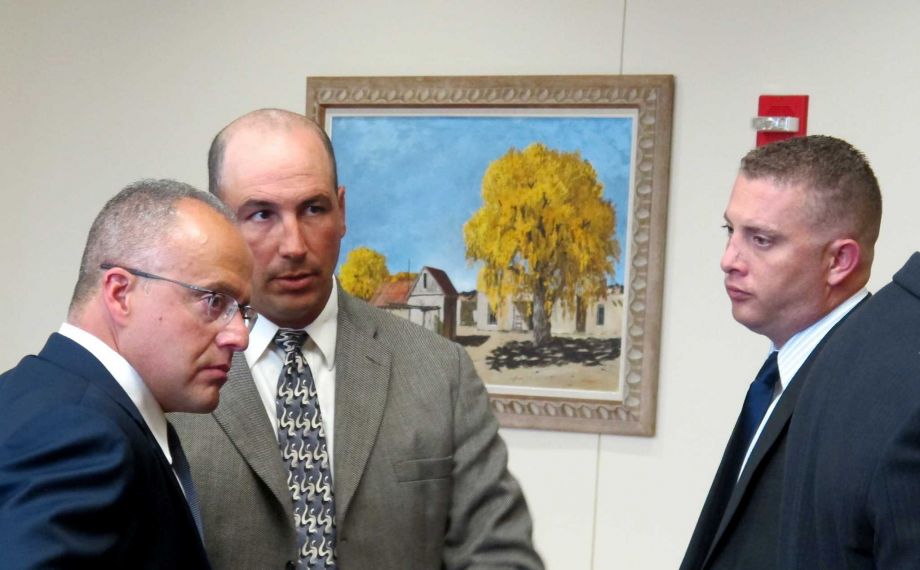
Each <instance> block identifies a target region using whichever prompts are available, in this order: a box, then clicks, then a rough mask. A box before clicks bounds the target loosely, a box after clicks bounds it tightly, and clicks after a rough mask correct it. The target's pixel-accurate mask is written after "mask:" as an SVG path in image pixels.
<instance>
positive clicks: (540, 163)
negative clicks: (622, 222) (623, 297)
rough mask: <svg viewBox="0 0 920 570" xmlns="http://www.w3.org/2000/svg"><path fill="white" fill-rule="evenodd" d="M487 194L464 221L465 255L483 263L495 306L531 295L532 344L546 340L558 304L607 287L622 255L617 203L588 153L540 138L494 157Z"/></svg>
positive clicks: (484, 286)
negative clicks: (555, 146) (607, 193)
mask: <svg viewBox="0 0 920 570" xmlns="http://www.w3.org/2000/svg"><path fill="white" fill-rule="evenodd" d="M482 201H483V205H482V207H481V208H480V209H479V210H477V211H476V212H475V213H474V214H473V216H472V217H471V218H470V219H469V220H468V221H467V222H466V224H465V225H464V227H463V234H464V239H465V240H466V257H467V259H469V260H472V261H482V262H483V263H484V265H483V268H482V269H481V270H480V272H479V278H478V284H479V288H480V289H481V290H482V291H483V292H484V293H485V294H486V295H487V296H488V298H489V302H490V303H491V304H492V306H493V307H495V308H496V310H500V309H501V307H502V305H503V302H504V300H505V299H507V298H508V297H509V296H510V297H511V298H512V299H515V300H520V299H526V298H529V299H531V300H532V301H533V309H532V317H533V319H532V320H533V333H534V344H536V345H538V346H539V345H543V344H546V342H547V341H549V340H550V338H551V334H552V331H551V326H550V317H551V316H552V312H553V308H554V307H556V306H557V305H561V306H562V307H563V308H564V309H565V310H566V311H567V312H570V313H571V314H574V313H575V311H576V309H577V300H578V299H579V298H580V299H581V300H582V301H583V302H584V303H585V304H587V303H589V302H591V301H593V300H595V299H598V298H601V297H602V296H603V295H605V294H606V290H607V279H608V277H611V278H612V277H613V272H614V263H615V262H616V260H617V259H619V256H620V245H619V243H618V242H617V239H616V237H615V231H616V223H617V221H616V210H615V208H614V206H613V204H611V203H610V201H608V200H605V199H604V197H603V185H602V184H601V183H600V182H599V181H598V179H597V173H596V172H595V170H594V167H592V166H591V164H590V163H589V162H588V161H587V160H584V159H582V158H581V155H580V154H579V153H577V152H560V151H556V150H553V149H550V148H547V147H546V146H545V145H543V144H540V143H534V144H532V145H530V146H528V147H527V148H525V149H524V150H523V151H518V150H516V149H511V150H510V151H508V153H507V154H505V155H504V156H502V157H501V158H499V159H497V160H495V161H493V162H492V163H491V164H490V165H489V167H488V169H487V170H486V173H485V175H484V176H483V180H482Z"/></svg>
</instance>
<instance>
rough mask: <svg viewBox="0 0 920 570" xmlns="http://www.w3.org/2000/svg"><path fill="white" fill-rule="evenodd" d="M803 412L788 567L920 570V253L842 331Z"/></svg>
mask: <svg viewBox="0 0 920 570" xmlns="http://www.w3.org/2000/svg"><path fill="white" fill-rule="evenodd" d="M799 408H800V410H801V412H802V413H801V414H796V417H795V418H794V419H793V422H792V425H791V426H790V427H789V447H790V450H792V449H794V450H795V453H794V455H790V457H789V459H788V461H787V466H786V489H785V494H784V497H783V511H782V518H781V519H780V523H781V525H782V529H781V533H780V561H781V567H782V568H784V569H785V568H788V569H797V568H801V569H803V570H804V569H807V570H821V569H828V570H831V569H837V568H851V569H854V570H855V569H863V568H865V569H869V568H873V569H875V568H883V569H904V570H907V569H910V570H914V569H916V568H920V254H918V253H914V254H913V256H911V258H910V259H909V260H908V261H907V263H906V264H905V265H904V267H903V268H901V270H900V271H898V272H897V273H896V274H895V276H894V279H893V281H892V282H891V283H889V284H888V285H886V286H885V287H883V288H882V289H881V290H879V292H878V294H877V295H875V296H873V297H872V299H870V300H869V301H868V302H867V303H866V304H865V306H864V307H863V309H862V310H861V311H860V312H859V314H858V315H854V316H853V318H852V319H850V320H848V321H847V322H846V323H845V324H844V325H843V326H841V327H840V331H839V333H838V334H837V335H835V336H834V338H833V340H832V341H831V342H829V343H828V344H827V348H826V349H825V350H824V352H823V353H822V354H821V358H819V359H818V360H817V362H815V366H814V368H813V371H812V378H811V381H810V382H809V384H808V386H806V387H805V389H804V390H803V391H802V395H801V397H800V401H799Z"/></svg>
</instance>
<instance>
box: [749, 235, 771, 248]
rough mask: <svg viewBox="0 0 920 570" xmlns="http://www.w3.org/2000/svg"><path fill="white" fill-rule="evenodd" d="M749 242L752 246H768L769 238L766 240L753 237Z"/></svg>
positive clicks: (765, 238)
mask: <svg viewBox="0 0 920 570" xmlns="http://www.w3.org/2000/svg"><path fill="white" fill-rule="evenodd" d="M751 240H752V241H753V242H754V245H759V246H767V245H770V238H767V237H764V236H754V237H752V238H751Z"/></svg>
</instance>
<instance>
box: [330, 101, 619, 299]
mask: <svg viewBox="0 0 920 570" xmlns="http://www.w3.org/2000/svg"><path fill="white" fill-rule="evenodd" d="M633 120H634V119H633V118H632V117H578V116H576V117H532V116H529V117H520V116H515V117H509V116H486V117H469V116H335V117H333V119H332V129H331V132H332V141H333V146H334V147H335V152H336V159H337V161H338V168H339V183H340V184H342V185H344V186H345V188H346V198H345V200H346V221H347V224H348V232H347V234H346V236H345V239H344V240H343V242H342V254H341V258H340V261H341V262H344V261H345V259H346V257H347V255H348V252H349V251H351V250H352V249H353V248H355V247H358V246H367V247H370V248H372V249H375V250H377V251H379V252H381V253H383V254H384V255H385V256H386V258H387V265H388V266H389V269H390V272H391V273H395V272H397V271H406V270H411V271H418V270H419V268H421V267H422V266H424V265H429V266H432V267H437V268H440V269H443V270H445V271H446V272H447V274H448V275H449V276H450V278H451V280H452V281H453V283H454V286H455V287H456V288H457V290H460V291H466V290H470V289H475V288H476V274H477V271H478V266H471V265H470V264H469V263H468V262H467V261H466V257H465V246H464V242H463V224H464V223H466V221H467V220H468V219H469V218H470V216H472V214H473V213H474V212H475V211H476V210H478V209H479V208H480V206H481V205H482V196H481V183H482V176H483V174H484V173H485V171H486V168H487V167H488V166H489V163H491V162H492V161H493V160H496V159H498V158H500V157H501V156H503V155H504V154H505V153H507V152H508V150H509V149H510V148H517V149H523V148H524V147H526V146H527V145H529V144H531V143H533V142H542V143H544V144H546V145H547V146H549V147H550V148H553V149H556V150H561V151H566V152H571V151H579V152H580V153H581V156H582V157H583V158H585V159H587V160H588V161H589V162H590V163H591V164H592V166H594V169H595V170H596V171H597V173H598V177H599V178H600V180H601V183H602V184H603V186H604V197H605V198H606V199H608V200H610V201H611V202H613V204H614V207H615V208H616V212H617V229H616V235H617V239H618V240H619V242H620V248H621V250H622V251H621V259H620V261H619V262H618V263H617V265H616V276H615V277H614V278H613V279H609V281H611V282H617V283H622V282H623V278H624V274H623V258H624V257H625V254H626V216H627V212H628V210H627V200H628V196H629V167H630V157H631V146H632V128H633V124H632V123H633Z"/></svg>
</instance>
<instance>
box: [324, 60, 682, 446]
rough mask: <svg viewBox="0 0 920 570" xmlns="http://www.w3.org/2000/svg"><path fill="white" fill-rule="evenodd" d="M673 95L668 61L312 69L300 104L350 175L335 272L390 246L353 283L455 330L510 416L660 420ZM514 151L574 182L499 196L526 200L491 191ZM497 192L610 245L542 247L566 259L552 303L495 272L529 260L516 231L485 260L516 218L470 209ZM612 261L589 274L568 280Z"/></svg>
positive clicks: (516, 162)
mask: <svg viewBox="0 0 920 570" xmlns="http://www.w3.org/2000/svg"><path fill="white" fill-rule="evenodd" d="M673 100H674V78H673V77H672V76H668V75H637V76H630V75H598V76H496V77H308V78H307V105H306V115H307V116H308V117H311V118H313V119H315V120H316V121H317V123H319V124H320V125H322V126H323V127H324V128H325V129H326V130H327V132H328V133H329V134H330V136H331V138H332V141H333V146H334V148H335V153H336V157H337V161H338V166H339V182H340V184H342V185H344V186H345V187H346V188H347V201H346V203H347V215H348V217H347V222H348V234H347V235H346V238H345V241H344V242H343V247H342V256H341V259H340V265H339V282H340V285H343V286H345V288H346V290H348V289H349V286H350V285H351V283H352V281H351V280H349V277H350V276H351V275H352V274H355V271H354V269H355V267H359V269H361V271H357V274H360V275H366V274H367V271H365V269H366V266H361V265H360V263H365V264H368V263H371V261H373V259H374V256H376V259H381V258H383V259H385V262H386V265H387V266H389V271H388V272H386V271H385V272H386V275H387V276H386V278H385V279H384V281H379V279H378V282H374V284H373V285H372V286H371V287H370V288H369V289H366V294H365V295H363V296H364V297H365V298H367V299H368V300H369V301H370V302H372V304H375V305H376V306H379V307H382V308H384V309H385V310H389V311H391V312H393V313H395V314H398V315H400V316H403V317H405V318H408V319H410V320H412V321H414V322H417V323H419V324H421V325H422V326H426V327H428V328H432V329H433V330H436V331H437V332H440V333H441V334H443V335H444V336H447V337H448V338H451V339H454V340H456V341H457V342H459V343H460V344H461V345H464V346H465V347H466V348H467V350H468V351H469V352H470V356H471V357H472V358H473V361H474V363H475V365H476V368H477V372H478V373H479V374H480V376H482V377H483V380H484V382H485V383H486V386H487V388H488V390H489V393H490V397H491V401H492V406H493V409H494V411H495V413H496V416H497V417H498V418H499V421H500V422H501V424H502V425H504V426H509V427H520V428H537V429H553V430H565V431H580V432H593V433H615V434H628V435H641V436H651V435H654V433H655V415H656V407H657V387H658V361H659V346H660V336H661V309H662V292H663V276H664V261H665V260H664V256H665V237H666V236H665V234H666V225H667V206H668V187H669V175H670V148H671V123H672V115H673ZM528 160H529V161H531V162H529V163H528V162H527V161H528ZM521 164H538V165H541V166H540V167H539V168H540V170H541V172H542V171H544V170H547V169H548V168H550V167H546V168H544V166H545V165H547V164H549V165H557V166H553V168H556V170H552V169H550V170H551V172H554V173H556V174H551V175H550V176H551V178H552V180H551V181H543V182H538V183H537V185H539V184H545V185H546V186H541V188H550V189H551V190H550V191H549V192H550V194H552V193H553V192H557V194H559V195H560V196H562V195H564V196H566V197H568V196H576V195H577V196H581V197H579V198H565V199H571V200H572V201H573V202H572V203H570V204H565V203H564V202H563V203H560V202H558V199H561V198H558V196H556V195H555V194H554V195H551V196H549V197H547V196H546V195H544V202H543V205H544V207H545V208H544V209H542V210H541V208H539V207H538V208H533V207H530V206H528V205H527V204H517V205H515V206H511V205H509V200H508V198H507V196H510V197H512V198H513V199H512V200H511V201H515V200H518V199H521V200H523V198H521V195H522V192H521V191H520V190H519V189H510V190H508V189H506V190H507V191H511V192H516V193H517V194H507V195H505V196H506V198H495V197H494V196H495V194H494V192H492V191H491V190H490V192H492V193H490V194H488V196H490V197H487V194H485V193H483V189H484V188H485V187H486V186H488V187H489V188H493V187H495V188H501V183H500V182H497V181H502V180H508V179H509V177H511V178H513V176H511V175H510V174H508V173H509V172H510V170H509V169H511V168H519V167H520V165H521ZM525 168H526V167H525ZM533 168H536V167H533ZM563 172H567V173H571V172H579V173H581V174H579V175H577V176H575V177H574V178H572V176H573V175H571V174H569V176H570V179H571V180H572V182H571V184H572V187H573V189H571V192H570V190H565V191H557V190H552V189H553V188H560V187H566V184H568V183H567V182H565V181H562V182H560V180H562V178H560V177H561V176H562V174H558V173H563ZM516 176H518V179H519V178H520V176H521V175H520V172H518V173H517V174H516ZM525 177H526V176H525ZM576 179H577V181H576ZM586 180H587V182H586ZM576 186H577V188H575V187H576ZM576 190H578V192H576ZM582 190H584V191H583V192H582ZM503 199H504V200H505V202H504V205H503V206H500V207H504V208H518V209H515V210H514V212H515V215H518V214H519V213H520V212H530V213H529V214H520V215H525V216H526V215H535V216H537V218H539V219H538V220H537V222H535V223H538V225H539V224H542V223H545V222H546V220H547V219H549V218H548V216H550V214H552V216H556V217H553V218H552V219H554V220H562V219H564V221H561V222H554V223H555V225H556V226H557V227H559V226H566V224H570V225H571V229H572V231H573V232H576V233H577V232H582V233H578V234H577V235H578V236H580V237H578V238H577V239H573V240H570V241H577V242H579V243H581V242H591V240H592V239H594V240H595V241H596V242H597V243H601V244H606V246H605V247H607V249H603V248H602V249H599V250H596V251H601V252H602V253H599V254H598V255H595V256H590V255H588V256H587V257H586V259H582V261H580V262H578V263H575V264H572V263H571V262H570V263H569V265H567V266H564V265H561V263H562V262H561V261H560V259H562V258H565V259H566V260H568V259H569V258H570V257H572V255H573V254H570V253H569V252H568V250H565V252H563V249H562V248H563V247H564V246H559V247H560V249H559V255H556V256H554V255H553V254H552V253H550V254H546V253H544V254H543V255H544V256H545V257H546V258H548V260H549V261H552V262H553V263H560V265H559V267H562V268H563V269H559V268H557V269H555V273H554V274H553V275H554V277H553V279H555V281H554V282H553V283H552V284H551V285H549V290H551V291H554V292H555V293H557V294H558V295H559V296H558V299H557V302H555V303H553V302H552V300H551V297H549V296H544V295H550V294H549V293H544V290H545V289H546V287H544V285H542V284H541V285H540V288H539V289H540V290H539V291H537V289H532V290H529V291H533V292H529V291H523V292H522V290H521V289H517V290H515V291H514V292H512V293H509V292H508V291H509V290H508V289H507V288H498V285H496V283H498V282H499V281H501V283H507V282H509V281H508V277H507V276H508V274H509V273H511V271H512V269H514V270H515V271H518V272H526V270H528V269H532V268H534V267H535V266H536V265H538V264H537V263H536V262H535V261H534V260H533V258H530V259H529V260H528V259H525V258H526V257H527V255H525V253H524V250H525V249H527V248H526V244H522V245H521V248H522V249H521V248H519V249H518V250H517V251H516V253H514V254H513V256H514V257H513V263H511V262H509V263H511V264H512V265H514V266H515V267H514V268H511V267H510V265H509V266H508V267H503V266H501V264H499V265H498V266H495V267H493V270H492V273H489V274H488V275H491V277H492V279H491V281H490V280H489V278H488V275H486V274H485V273H483V267H486V266H488V264H490V263H492V264H493V265H495V263H496V262H495V261H494V260H492V259H491V258H489V257H488V255H486V254H482V253H481V252H482V251H484V250H488V249H489V247H490V246H491V245H492V244H493V243H496V242H502V243H504V241H503V240H504V239H505V238H500V239H498V238H495V237H494V236H497V235H501V236H506V235H511V233H510V230H505V229H502V228H499V227H497V222H495V220H496V219H499V218H501V219H506V218H508V216H499V217H498V218H492V219H489V218H482V217H480V218H479V219H475V217H476V216H477V215H478V216H482V215H483V214H480V211H485V210H486V209H487V208H486V205H487V204H486V202H488V201H489V200H493V201H495V200H497V202H496V203H498V204H501V202H502V200H503ZM553 200H557V201H556V202H554V201H553ZM554 204H555V205H554ZM491 206H495V204H490V207H491ZM554 208H555V209H554ZM534 211H537V212H538V213H536V214H534ZM562 211H564V212H565V216H562V214H561V213H559V212H562ZM608 211H609V212H608ZM493 212H494V208H493ZM586 212H587V213H591V214H592V215H583V216H582V218H579V217H578V216H579V215H580V214H579V213H581V214H585V213H586ZM557 214H558V215H557ZM594 214H596V215H594ZM560 216H562V217H560ZM579 220H580V221H579ZM599 220H601V221H599ZM603 220H607V221H606V222H603ZM610 220H614V221H613V226H611V225H610ZM528 223H530V222H528ZM614 226H615V232H614V231H613V230H611V229H610V228H611V227H614ZM585 228H589V229H588V230H585ZM599 228H602V229H599ZM541 231H544V229H542V226H541ZM591 231H594V232H595V233H596V234H597V235H594V236H593V237H592V235H591ZM490 232H491V233H490ZM495 232H498V233H495ZM501 232H506V233H501ZM544 233H545V231H544ZM565 235H567V236H571V235H575V234H572V233H571V232H570V233H567V234H565ZM586 235H587V236H588V237H585V236H586ZM507 239H515V238H507ZM517 239H520V238H517ZM553 239H554V240H562V241H561V242H559V243H563V242H564V241H565V240H564V239H563V238H558V237H554V238H553ZM349 240H351V241H349ZM464 240H465V241H464ZM477 240H479V241H477ZM489 240H491V241H489ZM598 240H599V241H598ZM525 241H527V240H525ZM509 243H510V242H509ZM552 243H557V242H556V241H553V242H552ZM592 243H594V242H592ZM611 244H612V245H611ZM357 249H362V250H365V251H363V252H362V254H365V257H361V260H362V261H361V262H360V263H359V262H358V261H357V258H358V256H357V255H356V256H355V260H354V261H353V260H352V259H351V255H350V254H351V252H353V251H355V250H357ZM493 249H495V248H493ZM502 249H504V250H508V249H509V248H502ZM511 249H513V248H511ZM366 250H370V253H368V252H367V251H366ZM544 251H546V250H545V248H544ZM549 251H552V249H551V248H550V250H549ZM581 251H592V250H590V249H584V250H581ZM367 256H370V257H367ZM551 258H552V259H551ZM554 258H558V259H554ZM604 258H606V259H609V261H610V263H608V264H606V266H607V269H606V270H605V271H606V272H604V271H602V277H601V278H600V279H601V281H600V282H601V283H602V285H601V286H600V287H599V288H598V287H594V288H593V289H592V288H591V287H589V286H587V285H585V283H589V281H590V283H594V284H596V283H597V282H598V281H597V279H594V278H593V277H592V278H591V279H594V280H593V281H591V280H589V281H578V282H577V283H576V279H575V277H571V278H567V276H572V275H575V274H576V273H578V271H581V270H580V269H572V268H576V267H578V268H583V267H585V266H597V267H601V266H604V265H605V264H604ZM368 259H370V260H371V261H368ZM598 259H600V262H599V264H598V263H594V262H598ZM569 261H570V260H569ZM540 263H543V262H542V261H541V262H540ZM592 263H593V265H592ZM348 264H351V267H347V268H346V265H348ZM371 264H372V263H371ZM378 264H379V263H378ZM565 267H569V269H565ZM343 269H344V270H345V271H346V272H348V275H343ZM566 271H569V272H574V273H566ZM477 275H478V279H477V277H476V276H477ZM495 275H499V276H502V275H504V277H500V278H499V279H498V280H496V278H495ZM560 275H562V277H559V276H560ZM578 275H579V279H581V278H582V277H583V276H582V275H581V274H578ZM595 277H596V276H595ZM502 279H504V281H502ZM533 279H536V278H533V277H526V278H525V277H520V278H519V279H517V281H515V282H516V283H523V282H527V283H534V282H535V281H534V280H533ZM541 279H542V278H541ZM356 282H358V281H356ZM573 283H575V284H573ZM501 287H505V285H502V286H501ZM566 287H569V289H567V290H566V289H565V288H566ZM589 290H590V291H593V293H589V292H588V291H589ZM598 291H601V292H600V293H598ZM352 292H354V291H352ZM539 299H550V300H546V301H544V302H542V303H541V302H539V301H537V302H535V300H539ZM566 301H567V302H566ZM540 307H546V308H548V311H545V314H543V313H541V312H540V310H539V308H540ZM535 308H536V310H535ZM550 313H551V314H550ZM544 317H545V318H544ZM550 327H551V328H550ZM541 331H542V332H543V333H544V334H542V336H541V334H540V332H541ZM550 331H552V332H551V333H550Z"/></svg>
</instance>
